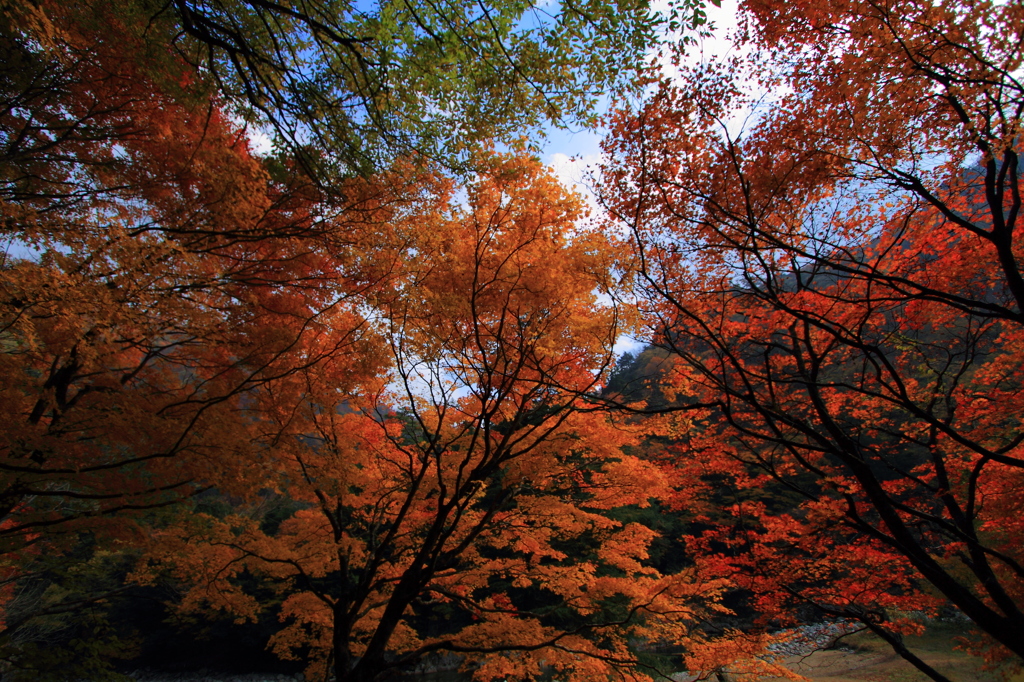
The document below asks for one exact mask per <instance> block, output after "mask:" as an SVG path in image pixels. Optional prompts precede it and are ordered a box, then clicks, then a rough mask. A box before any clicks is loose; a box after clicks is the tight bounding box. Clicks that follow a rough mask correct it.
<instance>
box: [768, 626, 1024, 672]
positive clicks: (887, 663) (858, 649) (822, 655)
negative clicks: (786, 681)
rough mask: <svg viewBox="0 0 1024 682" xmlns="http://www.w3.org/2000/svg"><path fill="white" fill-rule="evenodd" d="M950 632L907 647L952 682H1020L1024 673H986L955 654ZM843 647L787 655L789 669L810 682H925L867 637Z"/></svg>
mask: <svg viewBox="0 0 1024 682" xmlns="http://www.w3.org/2000/svg"><path fill="white" fill-rule="evenodd" d="M954 636H955V635H954V634H953V633H950V632H942V631H940V632H934V633H929V634H928V635H926V636H924V637H913V638H907V646H908V648H909V649H910V650H911V651H913V652H914V653H915V654H917V655H918V656H920V657H921V659H922V660H924V661H925V662H926V663H928V665H930V666H932V667H933V668H935V669H936V670H937V671H939V672H940V673H942V674H943V675H945V676H946V677H947V678H949V679H950V680H952V681H953V682H1024V674H1022V673H1021V672H1019V671H1018V672H1016V673H1014V672H1013V671H1010V670H986V669H985V668H984V663H983V661H981V660H980V659H978V658H976V657H974V656H970V655H968V654H966V653H964V652H963V651H958V650H956V649H955V648H954V647H955V646H956V644H955V641H954ZM843 645H844V646H843V648H842V649H840V650H834V651H817V652H814V653H812V654H810V655H808V656H791V657H790V658H787V659H786V663H787V665H788V666H789V668H790V669H791V670H793V671H794V672H796V673H798V674H800V675H803V676H804V677H806V678H808V679H810V680H812V681H813V682H819V681H820V682H918V681H921V682H928V681H929V679H930V678H928V677H927V676H926V675H924V674H923V673H921V672H919V671H918V670H917V669H915V668H914V667H913V666H911V665H910V664H909V663H908V662H906V661H905V660H903V659H902V658H900V657H899V656H898V655H897V654H895V653H894V652H893V651H892V649H891V648H889V647H888V646H887V645H886V644H885V643H884V642H881V641H879V640H876V639H873V638H871V637H870V636H869V635H859V634H858V635H854V636H852V637H849V638H846V641H844V643H843Z"/></svg>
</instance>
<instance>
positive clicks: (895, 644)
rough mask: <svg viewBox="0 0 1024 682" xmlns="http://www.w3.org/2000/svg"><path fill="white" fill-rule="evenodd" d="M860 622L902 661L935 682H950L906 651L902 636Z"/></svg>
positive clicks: (908, 650)
mask: <svg viewBox="0 0 1024 682" xmlns="http://www.w3.org/2000/svg"><path fill="white" fill-rule="evenodd" d="M861 622H862V623H864V624H865V625H867V626H868V627H869V628H870V629H871V632H873V633H875V634H876V635H878V636H879V637H881V638H882V639H884V640H885V641H886V642H887V643H888V644H889V646H891V647H892V649H893V651H895V652H896V653H898V654H899V655H900V656H901V657H902V658H903V660H905V661H907V662H908V663H910V664H911V665H912V666H914V667H915V668H917V669H918V670H920V671H921V672H923V673H924V674H925V675H927V676H928V677H930V678H932V679H933V680H935V682H951V680H950V679H949V678H948V677H946V676H945V675H943V674H942V673H940V672H939V671H938V670H936V669H935V668H933V667H931V666H930V665H928V664H927V663H925V662H924V661H922V660H921V659H920V658H918V657H917V655H916V654H914V652H913V651H911V650H910V649H908V648H907V646H906V645H905V644H904V643H903V635H901V634H899V633H897V632H890V631H889V630H886V629H885V628H884V627H882V626H881V625H878V624H877V623H871V622H869V621H867V620H861Z"/></svg>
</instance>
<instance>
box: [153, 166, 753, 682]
mask: <svg viewBox="0 0 1024 682" xmlns="http://www.w3.org/2000/svg"><path fill="white" fill-rule="evenodd" d="M482 167H483V168H485V171H484V172H482V173H481V175H480V177H479V178H478V180H477V181H476V182H475V183H473V184H472V185H470V186H469V187H467V188H466V190H465V192H466V197H465V206H461V205H458V204H456V203H454V202H453V203H447V204H445V205H439V206H437V207H436V208H435V210H434V211H433V212H431V213H429V214H415V213H410V214H409V215H407V216H406V218H405V219H403V220H400V221H396V223H395V224H394V225H393V227H392V230H393V233H392V234H393V235H394V240H395V243H397V244H401V245H402V257H401V258H400V259H399V260H400V261H401V265H400V266H399V267H398V269H397V271H396V273H395V277H394V279H392V280H390V281H391V283H392V286H391V287H389V288H388V289H386V290H382V291H381V292H380V293H379V295H375V296H374V297H372V298H370V299H369V300H370V301H371V302H372V305H373V307H374V311H375V313H374V315H373V316H372V317H373V319H374V320H375V325H374V333H375V335H377V336H378V337H379V340H380V342H381V343H382V344H383V348H384V349H385V350H386V355H387V357H388V363H389V366H390V372H389V373H388V374H386V375H383V376H377V377H376V378H374V377H373V376H367V378H366V379H365V380H363V381H362V382H361V383H360V384H359V385H356V386H352V385H351V378H352V377H353V376H355V373H354V372H352V371H351V370H345V371H343V372H342V373H341V374H332V373H325V372H324V370H325V369H327V368H329V367H330V365H329V364H321V365H318V366H317V367H315V368H310V370H309V371H308V372H305V373H303V375H302V376H303V377H304V381H303V382H300V383H294V382H292V381H288V382H281V383H272V384H268V385H267V386H266V388H265V389H264V390H261V391H259V392H258V394H257V395H258V396H259V397H258V401H259V407H258V408H254V410H253V413H254V414H258V415H259V417H260V428H262V429H263V430H264V431H265V434H266V436H265V437H264V439H263V440H262V441H260V443H262V450H261V451H260V452H258V453H257V455H256V456H258V457H259V458H260V459H262V460H265V461H267V462H269V463H270V465H269V469H270V470H269V471H268V472H267V476H268V478H267V479H266V480H267V483H266V485H267V486H268V487H269V486H271V485H273V486H275V487H276V488H277V489H278V490H280V491H281V492H282V493H285V494H287V495H288V496H289V497H290V498H292V499H294V500H295V501H296V502H297V503H298V509H297V510H296V511H295V513H294V514H293V515H291V516H290V517H289V518H286V519H284V520H283V521H282V522H280V524H279V525H277V524H271V525H268V524H266V523H265V522H263V521H261V519H260V517H259V515H258V514H254V513H252V511H251V510H253V509H254V508H255V505H256V502H254V503H251V506H249V507H245V506H244V505H242V506H240V507H239V508H238V509H237V510H236V513H234V514H231V515H228V516H225V517H223V518H217V517H215V516H211V515H193V516H192V518H191V523H189V524H188V525H184V526H182V527H180V528H177V529H174V530H171V531H168V532H167V533H164V534H161V535H160V536H159V537H157V538H156V540H155V542H154V546H153V549H152V551H151V553H150V564H149V565H150V568H149V570H148V571H143V572H140V573H139V578H140V579H147V580H153V579H156V578H157V577H158V575H159V572H160V570H168V569H169V570H171V571H172V573H173V575H175V576H177V579H178V580H179V581H183V582H184V584H190V585H192V586H193V587H192V589H191V590H190V591H189V593H188V594H187V596H186V597H185V599H184V603H183V604H182V606H181V608H184V609H186V610H189V609H196V608H215V609H223V610H225V611H227V612H229V613H233V614H236V615H237V616H239V617H249V616H252V615H253V614H254V613H255V612H256V611H258V610H259V609H260V608H261V607H262V606H263V605H261V604H259V603H257V602H256V601H255V600H254V598H253V597H252V595H250V594H248V593H247V592H246V591H245V587H244V580H242V578H243V577H244V576H245V575H258V576H261V577H262V579H264V580H268V581H270V582H271V584H273V585H275V586H276V587H275V589H277V590H278V591H279V592H280V594H281V595H282V597H283V599H284V601H283V604H282V607H281V612H280V617H281V619H282V622H283V626H282V629H281V631H280V632H279V633H278V634H277V635H275V636H274V638H273V639H272V641H271V646H272V647H273V648H274V649H275V650H276V651H278V652H279V653H280V654H281V655H283V656H296V655H298V654H299V652H303V651H309V652H310V654H309V655H310V659H309V661H310V668H309V669H308V671H307V672H308V674H310V675H313V676H314V678H315V679H321V678H323V679H327V676H329V675H330V674H331V672H332V670H333V673H334V674H335V675H336V679H339V680H353V681H354V680H375V679H383V678H385V677H387V676H388V675H389V674H390V673H391V672H393V671H397V670H400V669H402V668H403V667H406V666H409V665H411V664H413V663H416V662H417V661H419V660H421V659H422V658H423V657H425V656H428V655H430V654H432V653H436V652H453V653H456V654H458V655H460V656H462V657H464V660H465V662H466V664H467V665H470V666H471V667H470V669H471V670H473V672H474V675H475V676H476V677H477V678H478V679H499V678H501V679H522V680H526V679H534V678H536V676H538V675H540V674H541V673H542V670H554V671H557V674H559V675H562V676H564V677H563V679H568V680H595V679H605V678H609V677H614V678H617V679H623V678H624V679H636V680H643V679H649V674H648V673H647V672H645V670H644V667H643V666H642V665H640V664H639V663H638V660H637V657H636V651H635V649H634V648H633V647H634V645H633V644H631V642H633V643H634V644H635V642H638V641H646V642H652V643H653V642H671V643H673V644H677V645H679V644H682V645H685V646H686V647H687V649H688V652H689V656H690V658H689V661H690V664H691V666H692V667H693V669H697V670H699V669H704V668H707V667H708V666H709V664H708V661H709V660H710V659H711V658H713V657H716V656H719V655H723V656H724V655H726V653H728V654H731V655H732V657H733V658H736V657H741V656H742V655H743V651H742V650H735V649H731V648H730V647H729V646H727V644H725V643H723V642H724V640H723V642H718V643H715V644H714V645H712V644H711V643H709V642H707V641H705V640H706V637H705V633H704V631H703V629H702V627H701V622H702V620H703V619H705V618H707V617H710V616H712V615H713V614H714V613H716V612H717V611H718V610H720V607H718V606H716V600H717V595H718V594H719V593H720V591H721V589H722V588H723V586H724V584H723V583H722V581H720V580H716V579H709V578H707V577H706V576H705V575H703V574H701V573H700V572H699V571H696V570H686V571H682V572H680V573H678V574H676V575H662V574H660V573H659V572H658V571H657V570H655V569H653V568H652V567H650V565H649V563H648V562H647V561H646V559H647V547H648V544H649V543H650V541H651V540H652V539H653V537H654V533H653V531H651V530H650V529H648V528H646V527H645V526H643V525H641V524H638V523H628V524H622V523H619V522H616V521H614V520H613V519H612V518H610V517H609V515H608V513H607V512H608V511H609V510H611V509H613V508H616V507H622V506H624V505H639V506H646V505H647V504H648V503H649V501H650V500H651V499H653V498H657V497H658V496H660V495H662V494H663V493H666V492H667V487H666V486H665V485H664V477H663V475H662V473H661V471H660V469H659V468H658V467H657V466H655V465H653V464H650V463H645V462H643V461H641V460H639V459H637V458H636V457H633V456H628V455H626V454H624V453H623V452H622V447H623V446H624V445H625V444H628V443H630V442H632V441H633V440H634V438H635V431H636V427H629V426H627V425H624V424H616V423H614V422H611V421H609V420H608V419H607V418H606V417H605V416H604V415H602V414H600V413H596V412H593V411H590V410H581V409H580V408H581V407H583V406H585V405H586V404H585V403H584V402H582V401H581V396H583V395H585V394H587V393H589V392H592V391H593V390H594V389H595V387H596V386H597V385H598V384H599V382H601V381H602V380H603V379H602V377H603V376H604V373H605V370H606V369H607V368H608V365H609V361H610V357H611V355H610V353H611V348H612V345H613V343H614V341H615V338H616V336H617V329H618V327H617V324H618V323H617V313H616V310H615V309H614V308H613V307H610V306H607V305H602V304H601V303H600V302H599V301H598V300H597V297H596V296H597V293H598V292H600V291H602V290H606V289H607V288H608V287H609V286H610V284H611V282H610V280H609V277H610V274H609V269H608V265H609V262H610V259H611V258H612V253H611V251H610V245H609V244H608V242H607V241H606V240H605V238H604V237H603V236H602V235H601V234H600V233H597V232H594V231H591V230H587V229H583V228H581V227H578V226H577V225H576V224H575V218H576V217H577V215H578V212H579V204H578V201H577V200H576V199H575V198H573V197H569V196H567V195H566V194H565V190H564V189H563V188H562V187H561V186H560V184H559V183H558V181H557V180H556V179H554V178H553V177H550V176H548V175H546V174H545V173H544V172H543V170H542V169H541V167H540V166H539V164H538V163H537V162H536V161H534V160H530V159H522V158H515V157H509V158H505V157H500V156H498V157H493V158H490V159H487V160H486V161H485V162H484V165H483V166H482ZM446 201H451V199H450V198H447V197H446ZM346 377H348V379H349V383H347V384H344V383H342V382H344V381H345V378H346ZM292 379H294V377H293V378H292ZM339 386H348V388H347V389H344V390H342V391H341V392H339ZM288 391H293V392H294V391H297V392H299V393H300V394H301V397H302V400H301V406H300V407H298V408H296V407H295V405H297V404H299V403H297V402H296V400H295V399H294V398H293V397H291V396H288V395H283V394H284V393H286V392H288ZM570 547H574V548H576V551H575V552H570V550H569V548H570ZM726 639H728V638H726ZM715 647H717V648H715ZM712 651H714V652H715V653H714V655H712V653H710V652H712ZM749 664H750V665H751V666H755V667H756V666H761V669H769V668H770V666H769V665H768V664H767V663H764V662H759V661H756V660H752V661H751V662H750V663H749Z"/></svg>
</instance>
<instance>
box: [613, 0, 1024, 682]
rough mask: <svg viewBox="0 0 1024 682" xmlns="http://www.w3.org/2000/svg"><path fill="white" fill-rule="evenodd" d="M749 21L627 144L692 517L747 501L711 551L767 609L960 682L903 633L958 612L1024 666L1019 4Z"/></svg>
mask: <svg viewBox="0 0 1024 682" xmlns="http://www.w3.org/2000/svg"><path fill="white" fill-rule="evenodd" d="M741 18H742V20H741V29H740V30H739V32H738V41H739V43H740V44H741V45H743V46H745V47H746V48H747V50H748V52H747V56H746V57H744V58H742V59H741V58H739V57H736V58H733V59H731V60H727V61H722V62H717V63H711V64H701V65H698V66H693V67H684V66H682V63H683V62H682V61H680V66H679V68H680V70H681V75H680V76H679V77H678V78H676V79H673V80H671V81H666V82H665V83H664V84H663V86H662V87H661V88H660V89H659V90H658V91H657V92H656V93H654V94H653V95H652V96H651V97H650V99H649V100H647V101H646V102H645V103H644V104H643V106H640V107H637V108H634V109H624V110H621V111H620V112H619V113H618V114H617V115H616V116H615V118H614V122H613V123H614V129H613V134H612V136H611V137H610V138H609V140H608V142H607V145H606V151H607V153H608V155H609V158H610V160H609V162H608V164H607V167H606V168H605V173H604V180H603V183H604V184H603V196H604V199H605V201H606V203H607V206H608V208H609V209H610V210H611V211H612V213H613V214H614V216H615V218H616V219H617V220H618V221H620V222H621V223H622V224H624V225H625V226H627V227H628V229H629V230H630V231H631V233H632V235H633V243H634V254H635V258H636V272H637V277H638V280H637V282H638V292H639V293H640V295H641V296H642V300H643V301H644V302H645V306H646V315H647V320H648V323H649V325H650V330H651V333H652V334H654V336H655V338H656V343H657V345H659V346H661V347H663V348H665V349H667V350H668V351H670V352H671V354H672V356H673V357H674V359H675V366H674V368H673V371H672V373H671V376H670V379H669V385H668V387H667V389H666V390H669V391H670V392H671V395H672V396H673V400H675V403H674V405H675V407H677V408H678V409H680V410H682V411H681V412H680V413H679V414H680V420H681V421H680V424H679V425H678V426H679V427H681V428H680V431H681V432H682V435H680V436H679V437H678V438H677V440H676V442H675V444H674V445H673V446H672V447H671V449H670V450H669V451H668V452H667V453H666V454H668V455H670V456H671V457H672V458H673V459H674V460H675V461H676V462H677V465H678V467H679V469H680V471H682V472H686V474H687V476H688V478H687V480H688V481H689V483H690V484H691V486H692V487H691V489H690V490H691V491H692V492H693V493H694V498H693V500H692V502H691V503H692V504H693V505H699V504H700V502H699V499H700V494H701V492H705V493H708V494H710V493H711V488H712V487H713V484H712V480H715V484H714V485H718V486H722V485H725V486H728V487H727V490H731V491H732V498H733V505H731V507H730V508H729V509H727V510H726V513H725V514H722V513H719V512H716V513H714V514H712V512H711V510H708V517H707V518H709V519H710V518H714V519H715V523H714V524H713V525H715V526H716V528H715V529H713V530H711V531H709V532H708V533H707V534H705V535H704V536H703V538H698V539H695V540H694V543H695V548H696V549H698V550H699V551H701V552H704V553H705V554H706V557H707V559H708V560H709V561H715V562H718V563H719V567H720V570H723V571H728V572H729V573H730V574H733V575H734V577H735V578H736V579H737V580H740V581H744V580H745V582H746V586H747V587H748V588H749V589H751V590H753V593H754V594H755V595H758V597H757V598H758V599H759V600H761V601H760V605H761V606H762V607H763V608H764V610H765V611H766V612H767V613H768V614H769V615H774V616H779V615H780V614H783V613H784V612H785V610H786V609H787V608H789V607H790V606H794V605H795V604H798V603H811V604H814V605H816V606H817V607H819V608H820V609H822V610H823V611H824V612H825V613H828V614H831V615H833V616H836V617H842V618H848V619H855V620H858V621H860V622H862V623H864V624H865V625H866V626H867V627H869V628H870V629H872V630H873V631H875V632H876V633H878V634H879V635H880V636H882V637H883V638H885V639H886V640H887V641H889V642H890V643H891V644H893V646H894V647H895V648H896V650H897V651H899V652H900V653H901V654H903V655H904V656H905V657H907V658H908V660H911V662H913V663H915V665H918V667H920V668H921V669H922V670H924V671H925V672H926V673H928V674H929V675H930V676H931V677H933V678H934V679H944V678H943V676H942V674H941V672H939V671H935V670H931V669H929V668H928V667H927V666H922V665H921V662H920V661H919V660H915V659H916V657H915V656H914V655H913V654H912V653H910V652H908V651H907V650H906V647H905V646H904V645H903V643H902V634H903V633H906V632H910V631H913V629H914V628H915V627H917V626H915V624H914V623H912V622H909V621H908V620H907V619H906V618H905V617H904V616H905V615H906V613H907V612H908V611H911V610H916V609H920V610H923V611H925V612H931V613H934V609H935V608H936V606H937V605H938V604H940V603H947V604H951V605H953V606H955V607H956V608H957V609H959V610H960V611H961V612H962V613H963V614H965V615H966V616H967V617H968V618H970V620H971V621H973V623H974V624H975V625H976V626H977V628H978V629H979V630H980V631H981V632H983V633H984V634H985V636H986V637H987V638H988V639H987V641H988V642H989V644H990V645H991V646H992V649H991V651H990V653H991V654H992V655H994V656H1000V655H1002V656H1016V657H1017V658H1016V659H1015V660H1017V661H1018V662H1019V661H1020V657H1022V656H1024V614H1022V611H1021V608H1022V599H1024V591H1022V590H1024V569H1022V566H1024V564H1022V561H1024V557H1022V555H1021V545H1020V538H1021V527H1020V519H1021V516H1020V513H1019V512H1020V505H1019V500H1020V483H1021V480H1022V479H1021V475H1022V469H1024V458H1022V454H1024V451H1022V450H1021V444H1022V442H1024V424H1022V422H1021V419H1020V415H1021V414H1022V411H1021V404H1020V401H1021V397H1022V396H1024V386H1022V385H1021V377H1022V376H1024V375H1022V374H1021V361H1022V357H1024V356H1022V355H1021V342H1022V339H1024V327H1022V324H1021V322H1022V320H1024V318H1022V305H1024V286H1022V281H1024V280H1022V279H1021V273H1020V266H1021V260H1020V259H1021V250H1020V246H1019V245H1018V244H1017V243H1016V241H1015V229H1016V227H1017V223H1018V220H1019V212H1020V201H1021V199H1020V182H1019V177H1018V173H1019V169H1020V160H1019V157H1018V151H1017V149H1018V143H1019V135H1020V123H1021V111H1022V105H1024V89H1022V87H1021V83H1020V81H1019V70H1020V62H1021V35H1022V32H1024V16H1022V14H1021V8H1020V6H1019V5H1014V4H996V3H988V2H980V3H974V2H972V3H960V2H941V3H940V2H928V1H924V2H917V1H912V2H889V3H879V2H873V1H869V2H852V3H844V4H840V5H837V4H821V3H817V4H815V3H804V2H795V3H787V4H785V5H784V6H783V5H778V4H777V3H765V2H755V1H750V2H746V3H743V6H742V8H741ZM744 83H746V85H744ZM744 87H748V90H744ZM750 87H752V88H754V89H755V90H757V89H762V88H763V90H762V92H763V91H765V90H766V91H767V92H768V93H769V94H768V95H767V96H763V95H761V94H758V93H753V94H751V92H750V91H749V88H750ZM744 116H746V120H745V121H744V120H743V117H744ZM740 126H742V131H741V132H737V131H738V130H739V128H740ZM712 474H714V475H715V476H717V477H718V478H717V479H713V478H712ZM766 489H774V490H775V491H779V496H777V497H775V498H774V499H770V498H769V497H768V496H766V495H764V494H761V493H763V491H764V490H766ZM786 500H788V501H786ZM931 595H936V596H938V597H939V598H940V599H939V600H938V601H936V599H935V597H933V596H931Z"/></svg>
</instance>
